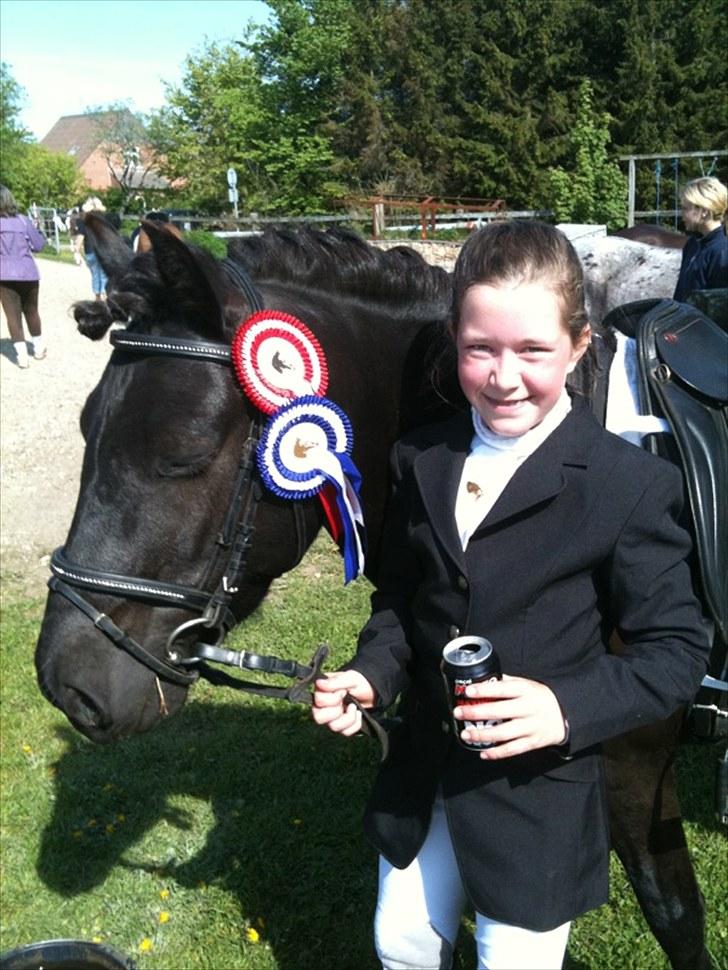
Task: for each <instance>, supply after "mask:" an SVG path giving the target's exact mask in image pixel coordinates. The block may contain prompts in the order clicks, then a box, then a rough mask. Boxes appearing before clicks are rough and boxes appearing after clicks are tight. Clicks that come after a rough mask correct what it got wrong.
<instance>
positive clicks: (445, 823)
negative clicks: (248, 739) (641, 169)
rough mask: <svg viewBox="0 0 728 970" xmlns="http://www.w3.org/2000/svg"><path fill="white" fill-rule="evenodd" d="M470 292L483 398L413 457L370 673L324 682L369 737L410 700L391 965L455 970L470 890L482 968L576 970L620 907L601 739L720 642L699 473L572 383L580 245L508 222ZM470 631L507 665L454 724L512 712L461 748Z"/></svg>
mask: <svg viewBox="0 0 728 970" xmlns="http://www.w3.org/2000/svg"><path fill="white" fill-rule="evenodd" d="M453 282H454V300H453V320H452V335H453V338H454V340H455V345H456V349H457V357H458V374H459V379H460V384H461V386H462V390H463V392H464V394H465V396H466V398H467V400H468V402H469V403H470V405H471V409H470V412H469V413H463V414H459V415H457V416H456V417H454V418H452V419H451V420H450V421H448V422H446V423H444V424H440V425H437V426H431V427H428V428H424V429H419V430H417V431H415V432H413V433H412V434H410V435H408V436H407V437H406V438H404V439H403V440H402V441H401V442H399V443H398V444H397V445H396V446H395V448H394V451H393V456H392V478H393V494H392V499H391V503H390V508H389V513H388V516H389V518H388V526H387V528H385V530H384V535H385V537H386V539H385V548H384V552H383V557H382V563H383V565H382V568H381V574H380V575H381V581H380V583H379V586H378V588H377V590H376V592H375V593H374V594H373V596H372V615H371V617H370V619H369V621H368V623H367V624H366V626H365V627H364V629H363V631H362V633H361V635H360V638H359V644H358V650H357V653H356V656H355V657H354V658H353V659H352V660H351V661H350V663H349V664H348V665H347V668H346V669H344V670H342V671H339V672H337V673H335V674H332V675H331V676H329V677H327V678H323V679H320V680H318V681H317V682H316V691H315V696H314V712H313V716H314V720H315V721H316V722H317V723H319V724H325V725H327V726H328V727H329V728H330V729H331V730H333V731H336V732H339V733H341V734H344V735H352V734H355V733H357V732H358V731H359V729H360V727H361V713H360V712H359V710H358V709H357V707H356V706H355V705H354V704H352V703H351V699H352V698H354V699H355V700H356V701H358V702H359V704H361V706H362V707H364V708H386V707H388V706H389V705H390V704H391V703H392V702H393V701H394V700H395V699H396V698H397V697H398V696H399V695H401V703H400V709H399V714H400V715H401V717H400V719H399V720H398V723H397V727H396V728H395V729H394V731H393V732H392V735H391V738H390V753H389V756H388V758H387V760H386V761H385V762H384V764H383V765H382V767H381V769H380V771H379V774H378V776H377V778H376V781H375V784H374V789H373V792H372V794H371V796H370V799H369V803H368V805H367V810H366V815H365V829H366V832H367V834H368V836H369V838H370V839H371V840H372V842H373V843H374V845H375V846H376V848H377V849H378V850H379V853H380V876H379V899H378V905H377V913H376V920H375V938H376V947H377V953H378V955H379V958H380V960H381V962H382V965H383V966H384V967H385V968H399V970H403V968H412V970H415V968H416V970H428V968H440V967H448V966H450V963H451V959H452V953H453V946H454V943H455V940H456V937H457V932H458V926H459V923H460V916H461V912H462V910H463V908H464V906H465V905H466V903H467V902H469V903H470V904H471V905H472V906H473V907H474V908H475V911H476V924H477V926H476V933H475V935H476V940H477V947H478V958H479V965H480V966H483V967H491V968H498V970H502V968H509V967H512V968H523V967H529V968H532V970H538V968H556V967H560V966H561V964H562V961H563V957H564V952H565V949H566V942H567V938H568V933H569V925H570V921H571V920H572V919H573V918H574V917H575V916H578V915H579V914H580V913H583V912H585V911H586V910H588V909H591V908H593V907H595V906H599V905H600V904H601V903H603V902H605V901H606V899H607V896H608V885H607V876H608V856H609V833H608V827H607V826H608V823H607V807H606V799H605V789H604V780H603V775H602V765H601V759H600V755H599V745H600V742H602V741H603V740H605V739H606V738H609V737H613V736H614V735H618V734H621V733H622V732H624V731H628V730H629V729H630V728H634V727H637V726H638V725H642V724H647V723H649V722H651V721H655V720H657V719H659V718H665V717H667V716H668V715H669V714H670V713H671V712H672V711H673V710H674V709H675V708H677V707H678V706H679V705H680V704H681V703H684V702H686V701H687V700H689V699H690V698H692V697H693V696H694V694H695V692H696V690H697V688H698V685H699V683H700V680H701V678H702V676H703V674H704V672H705V669H706V665H707V656H708V649H709V648H708V639H707V636H706V633H705V631H704V629H703V622H702V617H701V613H700V609H699V606H698V603H697V601H696V599H695V596H694V594H693V591H692V588H691V581H690V573H689V569H688V564H687V562H686V557H687V556H688V553H689V551H690V542H689V539H688V536H687V535H686V533H685V532H684V531H683V529H682V528H681V527H680V525H679V524H678V519H679V516H680V509H681V492H682V489H681V479H680V473H679V471H678V470H677V469H676V468H675V467H673V466H672V465H670V464H668V463H666V462H663V461H661V460H660V459H657V458H654V457H653V456H651V455H650V454H648V453H647V452H643V451H641V450H639V449H638V448H635V447H634V446H633V445H630V444H628V443H626V442H624V441H622V440H621V439H619V438H617V437H615V436H613V435H611V434H609V433H608V432H606V431H604V430H603V429H602V428H601V427H600V426H599V425H598V424H597V422H596V420H595V419H594V418H593V416H592V414H591V412H590V410H589V407H588V405H587V403H586V402H585V401H584V400H583V399H581V398H578V397H572V396H571V395H570V394H569V393H568V392H567V390H566V386H565V385H566V379H567V377H568V375H569V374H570V373H571V372H572V371H573V370H574V368H575V366H576V364H577V362H578V361H579V360H580V358H581V357H582V355H583V354H584V353H585V351H586V350H587V347H588V345H589V340H590V330H589V326H588V323H587V320H586V314H585V310H584V302H583V287H582V270H581V265H580V263H579V259H578V257H577V255H576V253H575V251H574V249H573V247H572V246H571V244H570V243H569V242H568V240H567V239H566V237H565V236H563V235H562V234H561V233H560V232H558V231H557V230H556V229H554V228H553V227H551V226H548V225H545V224H541V223H537V222H510V223H509V222H505V223H496V224H493V225H491V226H489V227H488V228H486V229H483V230H481V231H479V232H477V233H475V234H474V235H472V236H471V237H470V238H469V239H468V241H467V242H466V244H465V246H464V247H463V249H462V251H461V254H460V256H459V258H458V261H457V265H456V267H455V273H454V281H453ZM613 630H618V631H619V633H620V635H621V638H622V640H623V641H624V644H625V650H624V652H623V654H622V655H620V656H617V655H614V654H611V653H609V651H608V649H607V642H608V639H609V636H610V633H611V632H612V631H613ZM460 635H470V636H482V637H486V638H488V639H489V640H490V641H491V643H492V644H493V646H494V648H495V650H496V651H497V653H498V655H499V656H500V660H501V664H502V668H503V672H504V677H503V680H502V681H491V682H489V683H481V684H478V685H473V686H471V687H469V688H468V690H467V703H461V704H460V705H459V706H457V707H456V708H455V711H454V715H455V718H456V719H458V720H463V719H465V718H467V719H468V720H471V721H472V720H478V721H487V722H491V723H490V725H488V726H483V727H481V728H475V727H470V728H468V729H463V730H462V732H460V739H458V738H456V737H454V736H453V731H452V730H451V723H452V718H451V716H450V710H449V707H448V702H447V695H446V692H445V687H444V683H443V679H442V675H441V671H440V661H441V656H442V649H443V646H444V645H445V644H446V643H447V642H448V641H449V640H451V639H453V638H455V637H458V636H460ZM460 740H462V741H469V742H471V743H472V742H475V743H478V742H480V743H482V742H486V743H487V744H488V745H489V747H486V748H483V749H481V750H480V751H478V750H475V751H474V750H472V749H468V748H466V747H464V746H463V745H462V744H461V743H459V741H460Z"/></svg>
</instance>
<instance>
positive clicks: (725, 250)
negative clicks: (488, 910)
mask: <svg viewBox="0 0 728 970" xmlns="http://www.w3.org/2000/svg"><path fill="white" fill-rule="evenodd" d="M726 209H728V189H726V187H725V185H723V183H722V182H721V181H720V180H719V179H717V178H712V177H710V176H706V177H705V178H698V179H693V180H692V182H688V183H687V185H686V186H685V188H684V189H683V193H682V217H683V223H684V225H685V229H686V230H687V231H688V232H689V233H692V235H691V237H690V239H688V241H687V242H686V243H685V247H684V248H683V251H682V262H681V264H680V275H679V276H678V280H677V285H676V287H675V293H674V296H673V299H674V300H677V301H678V302H679V303H684V302H685V300H686V299H687V298H688V297H689V296H690V294H691V293H693V292H694V291H695V290H715V289H723V288H725V287H728V238H727V237H726V231H725V216H726Z"/></svg>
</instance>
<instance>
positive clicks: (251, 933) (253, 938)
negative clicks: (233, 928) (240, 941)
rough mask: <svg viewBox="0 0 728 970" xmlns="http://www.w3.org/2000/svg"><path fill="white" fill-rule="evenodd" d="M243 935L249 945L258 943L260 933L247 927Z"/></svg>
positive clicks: (251, 927)
mask: <svg viewBox="0 0 728 970" xmlns="http://www.w3.org/2000/svg"><path fill="white" fill-rule="evenodd" d="M245 935H246V936H247V938H248V940H249V941H250V942H251V943H260V933H259V932H258V931H257V930H256V929H255V927H253V926H249V927H248V928H247V930H246V931H245Z"/></svg>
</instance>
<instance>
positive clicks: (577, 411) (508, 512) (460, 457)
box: [414, 396, 599, 565]
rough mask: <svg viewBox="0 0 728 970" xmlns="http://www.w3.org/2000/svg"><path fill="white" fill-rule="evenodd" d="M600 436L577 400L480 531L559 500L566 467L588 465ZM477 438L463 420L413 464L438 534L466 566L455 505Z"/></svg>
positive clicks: (584, 405) (465, 416) (466, 418)
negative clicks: (542, 504)
mask: <svg viewBox="0 0 728 970" xmlns="http://www.w3.org/2000/svg"><path fill="white" fill-rule="evenodd" d="M598 431H599V425H598V424H597V422H596V420H595V419H594V417H593V415H592V414H591V411H590V410H589V406H588V404H587V402H586V401H585V400H584V399H583V398H581V397H579V396H575V397H574V398H573V399H572V409H571V412H570V413H569V414H568V415H567V417H566V418H565V419H564V421H563V422H562V423H561V424H560V425H559V427H558V428H556V430H555V431H554V432H553V434H551V435H550V436H549V437H548V438H547V439H546V441H544V443H543V444H542V445H541V447H540V448H538V449H537V450H536V451H535V452H534V453H533V454H532V455H531V456H530V457H529V458H528V459H527V460H526V461H525V462H524V463H523V465H521V467H520V468H519V469H518V471H517V472H516V473H515V475H514V476H513V478H512V479H511V481H510V482H509V483H508V485H507V486H506V488H505V489H504V491H503V493H502V494H501V496H500V497H499V499H498V501H497V502H496V503H495V505H494V506H493V508H492V509H491V510H490V512H489V513H488V515H487V516H486V517H485V519H484V520H483V522H482V523H481V524H480V526H479V527H478V530H476V531H479V530H480V529H483V528H490V527H491V526H493V525H496V524H497V523H499V522H502V521H504V520H506V519H509V518H511V517H512V516H515V515H518V514H520V513H522V512H524V511H525V510H526V509H529V508H532V507H533V506H535V505H538V504H540V503H542V502H545V501H548V499H550V498H553V497H554V496H555V495H558V493H559V492H560V491H561V490H562V489H563V488H564V487H565V485H566V475H565V474H564V469H565V467H567V466H581V467H586V466H587V465H588V463H589V454H590V452H591V450H592V448H593V446H594V441H595V433H596V432H598ZM473 433H474V432H473V425H472V421H471V418H470V413H469V412H468V413H467V414H462V415H458V417H457V418H455V419H453V420H452V421H450V422H448V424H447V425H446V426H445V429H444V435H443V439H442V441H440V442H438V443H437V444H435V445H433V446H432V447H430V448H427V449H426V450H424V451H423V452H422V453H421V454H420V455H418V456H417V458H416V459H415V463H414V473H415V479H416V481H417V484H418V486H419V489H420V493H421V495H422V499H423V501H424V503H425V508H426V510H427V515H428V518H429V520H430V523H431V525H432V528H433V531H434V532H435V533H436V535H437V537H438V539H439V540H440V542H441V543H442V544H443V545H444V546H445V548H446V549H447V550H448V552H449V554H450V555H451V557H452V558H453V560H454V561H455V562H456V563H458V564H461V565H462V564H463V562H464V553H463V550H462V548H461V545H460V538H459V536H458V533H457V527H456V524H455V500H456V497H457V490H458V485H459V484H460V478H461V476H462V472H463V466H464V464H465V458H466V456H467V454H468V452H469V451H470V442H471V440H472V437H473Z"/></svg>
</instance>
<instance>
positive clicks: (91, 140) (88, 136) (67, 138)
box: [40, 111, 112, 165]
mask: <svg viewBox="0 0 728 970" xmlns="http://www.w3.org/2000/svg"><path fill="white" fill-rule="evenodd" d="M109 114H112V112H109V111H96V112H94V113H88V114H82V115H64V116H63V117H62V118H59V119H58V121H57V122H56V123H55V125H53V127H52V128H51V130H50V131H49V132H48V134H47V135H46V136H45V138H42V139H41V142H40V143H41V145H42V146H43V147H44V148H48V149H49V150H50V151H52V152H59V153H62V154H64V155H71V156H72V157H73V158H74V159H75V161H76V164H77V165H83V163H84V162H85V161H86V159H87V158H88V157H89V155H92V154H93V152H94V151H95V150H96V149H97V148H98V147H99V145H100V144H101V143H102V142H103V141H104V133H103V128H102V126H101V124H100V122H101V121H102V120H103V119H104V118H105V117H106V116H108V115H109Z"/></svg>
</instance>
